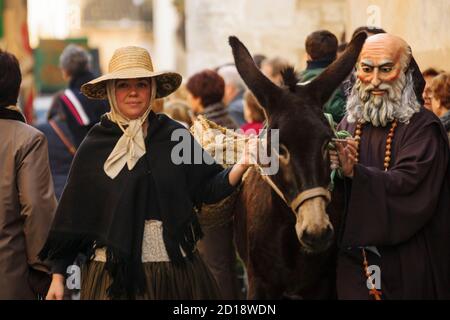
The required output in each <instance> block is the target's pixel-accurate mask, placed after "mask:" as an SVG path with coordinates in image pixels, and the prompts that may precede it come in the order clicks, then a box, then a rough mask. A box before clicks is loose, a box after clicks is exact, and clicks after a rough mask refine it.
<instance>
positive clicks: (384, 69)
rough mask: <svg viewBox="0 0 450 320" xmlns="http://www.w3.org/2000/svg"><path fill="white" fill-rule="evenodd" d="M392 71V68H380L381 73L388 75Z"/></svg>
mask: <svg viewBox="0 0 450 320" xmlns="http://www.w3.org/2000/svg"><path fill="white" fill-rule="evenodd" d="M392 69H393V68H392V67H382V68H381V72H384V73H389V72H391V71H392Z"/></svg>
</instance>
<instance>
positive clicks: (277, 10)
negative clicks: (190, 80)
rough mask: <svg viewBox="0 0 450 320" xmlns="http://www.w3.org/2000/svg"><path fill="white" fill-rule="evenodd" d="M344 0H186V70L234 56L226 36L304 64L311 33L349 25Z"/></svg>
mask: <svg viewBox="0 0 450 320" xmlns="http://www.w3.org/2000/svg"><path fill="white" fill-rule="evenodd" d="M345 9H346V1H345V0H323V1H317V0H278V1H273V0H227V1H222V0H186V31H187V39H186V42H187V73H188V74H192V73H194V72H197V71H199V70H201V69H203V68H213V67H216V66H218V65H221V64H224V63H228V62H231V61H232V55H231V50H230V47H229V46H228V36H230V35H236V36H237V37H239V38H240V39H241V40H242V41H243V42H244V43H245V44H246V45H247V47H248V48H249V49H250V51H251V52H252V53H253V54H255V53H261V54H265V55H267V56H277V55H280V56H283V57H285V58H287V59H288V60H289V61H290V62H291V63H293V64H295V65H296V66H297V67H299V68H301V67H304V61H303V58H304V52H305V51H304V43H305V40H306V37H307V36H308V34H309V33H311V32H313V31H315V30H318V29H324V28H325V29H329V30H330V31H331V32H333V33H335V34H336V35H337V36H338V37H339V36H340V35H341V34H342V33H343V32H344V30H345V20H344V19H345Z"/></svg>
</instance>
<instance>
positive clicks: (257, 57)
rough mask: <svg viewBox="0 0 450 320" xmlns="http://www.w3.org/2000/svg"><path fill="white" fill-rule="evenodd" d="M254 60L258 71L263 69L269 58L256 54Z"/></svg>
mask: <svg viewBox="0 0 450 320" xmlns="http://www.w3.org/2000/svg"><path fill="white" fill-rule="evenodd" d="M252 58H253V61H255V64H256V66H257V67H258V69H261V66H262V62H263V61H264V60H266V59H267V57H266V56H265V55H263V54H255V55H254V56H253V57H252Z"/></svg>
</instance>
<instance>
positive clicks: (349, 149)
mask: <svg viewBox="0 0 450 320" xmlns="http://www.w3.org/2000/svg"><path fill="white" fill-rule="evenodd" d="M336 149H337V153H338V157H339V163H340V165H341V169H342V173H343V174H344V176H346V177H348V178H353V168H354V166H355V164H356V163H357V161H356V159H357V155H358V142H357V141H355V140H353V139H347V142H345V143H342V142H336ZM330 159H331V161H332V166H333V161H336V158H335V157H333V155H332V154H331V153H330ZM334 163H336V162H334Z"/></svg>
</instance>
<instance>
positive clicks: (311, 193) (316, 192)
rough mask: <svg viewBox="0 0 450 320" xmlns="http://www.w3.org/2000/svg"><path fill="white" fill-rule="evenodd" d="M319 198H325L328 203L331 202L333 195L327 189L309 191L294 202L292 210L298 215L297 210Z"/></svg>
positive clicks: (304, 192)
mask: <svg viewBox="0 0 450 320" xmlns="http://www.w3.org/2000/svg"><path fill="white" fill-rule="evenodd" d="M317 197H324V198H325V200H326V201H327V203H330V201H331V193H330V191H328V190H327V189H325V188H322V187H318V188H313V189H308V190H305V191H303V192H302V193H300V194H299V195H298V196H297V197H296V198H295V199H294V200H293V201H292V202H291V209H292V210H293V211H294V212H295V213H296V212H297V209H298V208H299V207H300V206H301V205H302V204H303V203H304V202H305V201H306V200H310V199H313V198H317Z"/></svg>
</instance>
